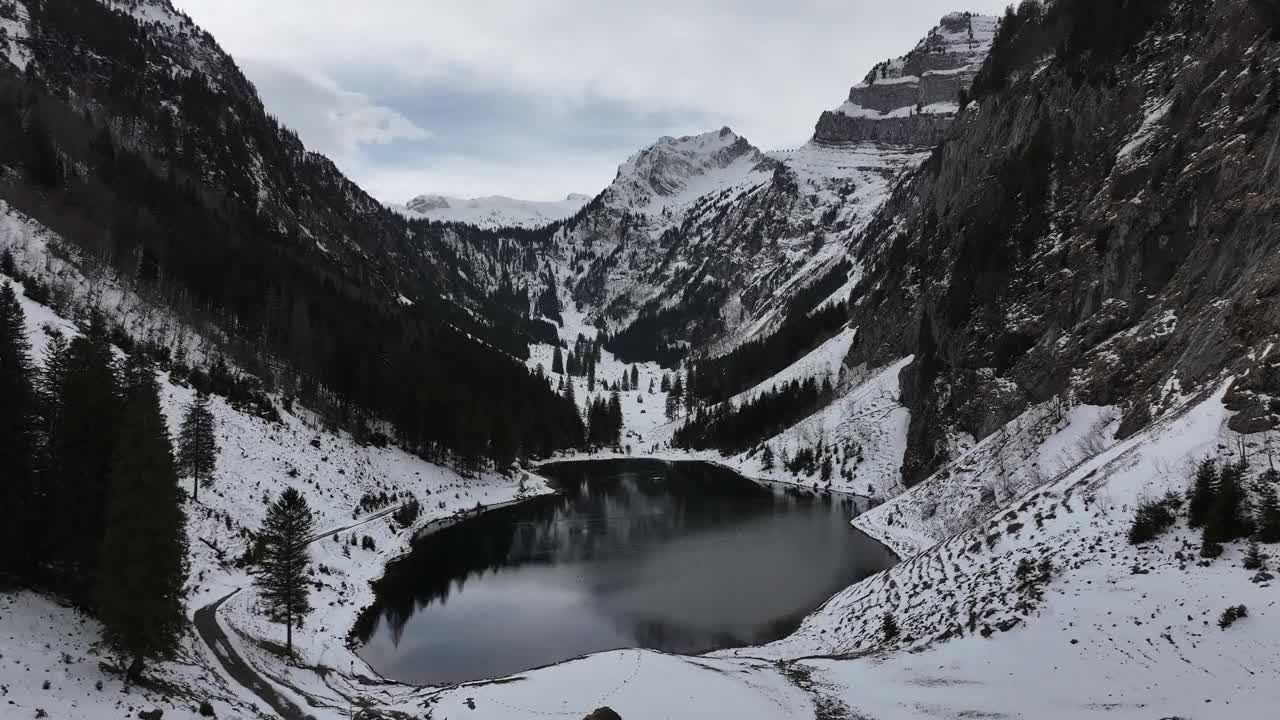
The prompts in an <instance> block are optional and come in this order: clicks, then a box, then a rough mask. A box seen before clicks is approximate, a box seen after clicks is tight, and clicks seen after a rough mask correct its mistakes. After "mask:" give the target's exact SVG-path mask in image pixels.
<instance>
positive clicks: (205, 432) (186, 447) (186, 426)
mask: <svg viewBox="0 0 1280 720" xmlns="http://www.w3.org/2000/svg"><path fill="white" fill-rule="evenodd" d="M214 427H215V423H214V418H213V412H212V411H211V410H210V409H209V396H208V395H205V394H204V393H196V397H195V399H194V400H192V401H191V405H189V406H188V407H187V414H186V416H185V417H183V419H182V429H181V430H180V431H179V434H178V467H179V468H181V469H182V472H183V473H184V474H185V475H187V476H189V477H190V478H191V497H192V499H193V500H199V499H200V486H201V485H203V484H205V483H207V482H208V481H209V479H210V478H212V477H213V471H214V468H215V467H216V466H217V463H218V438H217V436H216V435H215V433H214Z"/></svg>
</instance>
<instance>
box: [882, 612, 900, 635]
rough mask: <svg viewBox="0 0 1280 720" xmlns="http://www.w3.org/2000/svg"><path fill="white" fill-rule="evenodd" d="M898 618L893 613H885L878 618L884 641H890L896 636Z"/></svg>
mask: <svg viewBox="0 0 1280 720" xmlns="http://www.w3.org/2000/svg"><path fill="white" fill-rule="evenodd" d="M899 632H900V631H899V629H898V620H897V618H895V617H894V616H893V613H885V614H884V617H882V618H881V619H880V634H881V635H882V636H884V640H885V642H892V641H893V640H894V639H895V638H897V637H898V633H899Z"/></svg>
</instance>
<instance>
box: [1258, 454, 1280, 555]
mask: <svg viewBox="0 0 1280 720" xmlns="http://www.w3.org/2000/svg"><path fill="white" fill-rule="evenodd" d="M1258 481H1259V487H1258V498H1259V501H1258V540H1259V541H1261V542H1264V543H1275V542H1280V497H1278V494H1280V487H1278V486H1277V483H1280V472H1277V471H1276V470H1274V469H1270V470H1267V471H1266V472H1264V473H1262V476H1261V477H1260V478H1259V479H1258Z"/></svg>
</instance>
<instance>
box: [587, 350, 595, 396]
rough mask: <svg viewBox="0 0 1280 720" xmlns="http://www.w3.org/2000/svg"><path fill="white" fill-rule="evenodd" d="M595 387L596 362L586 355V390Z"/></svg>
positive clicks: (592, 389)
mask: <svg viewBox="0 0 1280 720" xmlns="http://www.w3.org/2000/svg"><path fill="white" fill-rule="evenodd" d="M595 389H596V363H595V361H594V360H592V359H591V356H587V390H591V391H594V390H595Z"/></svg>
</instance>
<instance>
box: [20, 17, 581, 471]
mask: <svg viewBox="0 0 1280 720" xmlns="http://www.w3.org/2000/svg"><path fill="white" fill-rule="evenodd" d="M32 22H33V23H36V24H38V25H40V26H42V27H44V28H47V30H48V32H47V34H41V38H42V40H41V41H40V42H37V43H35V44H34V47H33V52H34V54H35V56H36V60H37V62H33V63H32V65H31V67H32V68H35V67H39V68H40V70H39V72H38V73H35V72H34V71H33V72H32V73H29V74H28V77H26V78H25V79H24V80H23V81H22V82H18V81H15V80H13V79H9V80H6V81H0V132H3V133H5V134H6V136H9V137H21V138H23V142H18V143H5V144H3V146H2V147H0V163H3V164H6V165H10V166H13V167H16V168H20V169H21V171H22V173H23V174H24V175H25V177H23V178H21V180H22V182H19V183H14V184H12V185H11V186H10V187H9V188H8V189H7V191H6V200H7V201H8V202H9V203H10V204H12V205H13V206H14V207H15V208H16V209H18V210H21V211H23V212H24V213H27V214H29V215H31V216H32V217H34V218H36V219H38V220H40V221H41V222H42V223H44V224H46V225H47V226H48V227H50V228H51V229H53V230H54V231H56V232H57V233H59V234H60V235H61V236H63V237H64V238H66V239H68V240H69V241H71V242H72V243H73V244H74V245H75V246H76V247H78V248H80V249H81V250H83V253H84V256H85V261H86V262H88V263H91V264H97V265H100V266H102V267H105V268H110V269H111V270H114V271H115V272H116V273H117V274H118V275H119V276H121V277H123V278H125V279H127V280H128V281H129V282H130V283H131V284H134V285H136V286H137V288H138V289H139V291H140V292H141V293H142V294H144V295H145V296H146V297H149V298H151V299H153V300H154V301H155V302H157V304H163V305H165V306H167V307H172V308H174V309H175V310H176V311H177V312H178V313H179V314H180V315H181V316H182V317H184V318H185V319H187V320H188V321H189V322H191V323H192V324H193V325H204V324H208V325H209V326H212V327H214V328H217V331H218V334H220V335H221V336H222V337H223V339H224V345H225V347H226V350H227V353H228V356H229V358H230V359H231V360H232V361H233V364H235V365H237V366H239V367H240V368H243V369H244V370H245V371H247V373H248V374H249V375H252V376H255V377H257V378H260V379H261V380H262V383H263V387H262V388H261V389H262V390H267V391H279V392H280V393H281V394H282V395H284V397H285V398H286V399H287V400H288V401H293V400H295V399H296V400H298V401H301V402H302V403H303V404H304V405H306V406H308V407H311V408H314V409H316V410H318V411H320V412H321V413H322V414H323V415H324V416H325V417H326V419H327V420H328V421H329V422H330V424H331V426H332V427H335V428H338V427H340V428H347V429H351V430H352V431H353V432H356V433H358V434H361V435H366V434H368V433H367V428H368V427H369V426H370V425H372V424H374V423H375V422H376V421H379V420H385V421H388V422H389V423H390V425H391V430H392V432H393V434H394V440H396V441H397V442H399V443H401V444H403V445H404V446H405V447H406V448H407V449H409V450H412V451H414V452H417V453H419V454H421V455H423V456H424V457H428V458H430V459H442V458H445V457H456V458H458V459H459V460H460V461H461V462H462V463H464V464H467V465H471V466H479V464H481V463H484V462H486V461H494V462H497V463H498V464H500V465H505V464H507V463H509V462H510V461H511V460H513V459H514V458H517V457H521V456H525V455H531V454H532V455H538V454H546V453H549V452H551V451H553V450H555V449H559V448H566V447H573V446H577V445H578V444H580V443H581V442H582V441H583V439H584V428H583V425H582V422H581V420H580V418H579V417H578V415H577V413H576V412H575V411H574V409H573V408H571V407H569V406H568V404H567V403H565V402H564V400H563V399H562V398H561V397H560V396H558V395H557V394H556V393H555V392H554V391H553V390H552V389H551V388H550V387H549V386H548V384H547V383H546V382H545V381H542V380H538V379H536V378H534V377H533V376H532V375H531V374H530V373H529V372H528V371H527V369H526V368H525V367H524V365H523V363H522V362H521V358H524V357H527V355H528V350H527V343H528V342H529V341H530V340H539V341H547V339H548V338H549V337H551V336H553V335H554V330H553V328H552V326H551V325H549V324H548V323H546V322H545V321H542V320H535V319H531V312H530V306H531V304H532V303H533V302H534V300H535V299H534V298H529V297H528V294H527V291H525V290H524V289H522V288H518V287H514V286H511V285H509V284H503V283H499V285H498V286H497V287H495V288H492V289H489V290H483V291H482V290H480V289H477V288H475V287H471V286H465V287H464V286H459V285H458V283H459V282H461V281H460V280H458V274H457V273H455V272H453V267H454V265H453V263H456V262H457V259H456V257H455V256H454V255H453V254H452V251H451V250H450V249H449V248H448V247H446V246H444V245H442V244H440V243H438V242H436V239H437V237H438V235H439V228H438V227H436V226H435V225H433V224H432V223H429V222H426V221H416V222H415V221H409V220H406V219H405V218H402V217H400V216H398V215H395V214H394V213H391V212H390V211H388V210H386V209H385V208H383V207H382V206H380V205H378V204H377V203H376V202H375V201H373V200H372V199H371V198H369V197H368V196H367V195H365V194H364V193H363V192H362V191H361V190H360V189H359V188H357V187H356V186H354V185H353V184H351V183H350V182H349V181H348V180H346V179H345V178H344V177H342V176H341V174H340V173H338V171H337V169H336V168H335V167H334V166H333V165H332V164H331V163H330V162H329V161H327V160H325V159H324V158H323V157H321V156H318V155H315V154H313V153H308V152H307V151H306V150H305V148H304V147H303V146H302V144H301V142H300V141H299V140H298V138H297V136H296V135H295V134H294V133H293V132H292V131H290V130H288V129H286V128H284V127H282V126H281V125H280V124H279V123H278V122H277V121H276V120H275V119H274V118H273V117H271V116H270V115H268V114H267V113H266V111H265V109H264V108H263V106H262V103H261V101H260V100H259V99H258V97H257V96H256V94H255V93H254V91H253V89H252V86H251V85H249V84H248V83H247V81H245V80H244V79H243V77H242V76H240V74H239V71H238V69H236V68H235V67H234V65H231V66H229V67H222V68H218V70H220V71H221V72H222V73H223V76H222V77H221V78H214V77H211V76H207V75H204V74H202V73H201V72H193V73H190V74H187V75H180V74H170V73H168V72H166V71H164V70H162V69H160V68H162V67H165V66H167V63H165V62H164V61H163V60H162V58H163V54H162V51H163V48H161V47H159V46H157V45H155V42H156V41H155V39H154V37H153V36H151V35H149V34H148V33H147V32H146V30H145V29H144V28H142V27H141V26H140V25H139V24H138V23H137V21H136V20H134V19H133V18H132V17H130V16H128V15H125V14H122V13H119V12H115V11H113V10H112V9H111V8H109V7H107V6H104V5H101V4H99V3H85V2H62V1H58V2H47V3H38V4H33V5H32ZM68 47H74V48H78V49H79V51H78V52H66V48H68ZM101 58H123V59H124V60H123V61H121V62H104V61H102V60H101ZM99 76H102V77H104V79H103V80H102V82H101V83H97V84H93V85H90V86H86V87H85V88H83V89H82V90H80V91H82V92H84V93H86V94H87V96H86V97H85V98H83V100H84V103H83V109H81V108H79V107H73V106H72V104H71V103H70V102H69V101H68V99H67V97H68V94H69V92H68V91H69V89H70V88H71V87H72V86H73V85H75V84H76V83H77V78H83V77H99ZM219 80H221V81H219ZM78 92H79V91H78ZM70 94H75V93H70ZM155 97H173V98H176V99H177V102H178V103H179V104H180V107H178V108H177V109H178V111H179V115H180V116H181V117H183V118H186V119H189V121H190V122H184V123H181V124H179V123H175V122H173V115H172V114H171V113H170V112H169V110H167V109H165V108H163V107H161V106H160V105H159V104H157V103H155V102H154V101H153V99H154V98H155ZM254 167H261V168H265V169H266V170H264V172H266V173H267V175H266V176H262V177H258V176H255V175H254V173H253V172H252V171H251V169H252V168H254ZM268 186H269V188H270V189H269V190H268ZM353 197H354V198H355V202H356V204H357V205H358V206H359V207H360V208H361V210H360V211H359V212H354V213H353V212H351V211H350V207H351V205H350V203H351V202H352V201H351V198H353ZM317 233H324V234H323V236H321V235H318V234H317ZM473 235H474V236H473ZM473 235H464V237H463V238H462V242H471V243H474V245H475V246H476V247H480V248H489V247H490V246H493V245H494V244H493V243H491V242H490V241H491V240H492V238H489V237H487V236H483V233H480V232H478V231H477V233H474V234H473ZM530 242H536V238H531V240H530ZM504 247H507V246H504ZM492 252H498V253H501V252H504V250H502V249H501V248H499V249H496V250H492ZM34 285H37V286H38V283H35V284H34ZM32 290H33V292H34V293H36V294H35V295H33V297H38V296H39V294H40V292H41V289H40V288H39V287H33V288H32ZM398 296H399V297H404V296H411V297H412V298H413V300H412V301H408V302H406V301H400V300H397V297H398ZM51 300H53V301H54V302H55V304H56V301H57V300H58V298H51ZM544 304H545V303H544ZM478 318H483V319H478Z"/></svg>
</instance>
